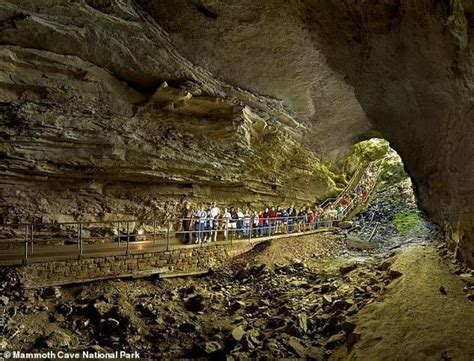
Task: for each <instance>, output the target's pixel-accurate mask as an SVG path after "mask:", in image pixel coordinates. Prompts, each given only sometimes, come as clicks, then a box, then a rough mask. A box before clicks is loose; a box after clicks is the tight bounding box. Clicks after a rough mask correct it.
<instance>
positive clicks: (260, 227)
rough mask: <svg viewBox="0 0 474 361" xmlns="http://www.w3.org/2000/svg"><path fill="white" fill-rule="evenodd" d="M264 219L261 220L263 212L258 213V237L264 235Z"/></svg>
mask: <svg viewBox="0 0 474 361" xmlns="http://www.w3.org/2000/svg"><path fill="white" fill-rule="evenodd" d="M263 225H264V219H263V212H262V211H260V212H258V236H259V237H261V236H263V235H264V229H263Z"/></svg>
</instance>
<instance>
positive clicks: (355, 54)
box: [0, 0, 474, 265]
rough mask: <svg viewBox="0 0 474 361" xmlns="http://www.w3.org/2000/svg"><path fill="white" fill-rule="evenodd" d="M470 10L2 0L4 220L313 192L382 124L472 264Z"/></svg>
mask: <svg viewBox="0 0 474 361" xmlns="http://www.w3.org/2000/svg"><path fill="white" fill-rule="evenodd" d="M178 13H179V16H178V15H177V14H178ZM473 14H474V6H473V5H472V2H471V1H467V0H450V1H448V0H439V1H431V0H420V1H418V0H416V1H415V0H384V1H380V2H377V4H374V3H373V2H370V1H367V0H364V1H358V2H357V3H354V2H353V1H350V0H344V1H338V2H331V3H328V2H327V1H306V0H294V1H288V2H285V3H284V4H282V3H281V2H277V1H275V0H265V1H260V2H255V1H250V0H242V1H239V2H238V3H229V2H227V1H219V0H200V1H194V0H173V1H171V0H162V1H159V2H156V1H152V0H136V1H132V0H81V1H56V0H37V1H34V2H31V1H26V0H6V1H3V2H2V4H0V44H1V48H0V69H1V73H0V74H1V77H0V102H1V104H0V105H1V107H2V112H1V117H2V118H1V122H0V128H1V129H0V136H1V138H2V144H1V148H0V152H1V158H0V159H1V161H0V182H1V184H2V190H1V194H0V199H1V202H0V203H1V204H2V209H1V211H0V212H1V217H2V219H3V220H4V221H12V220H13V221H14V220H19V219H24V218H31V217H33V218H35V219H41V220H72V219H78V218H81V217H85V218H87V217H88V216H87V215H89V214H92V215H94V216H93V218H100V219H108V218H110V217H112V216H118V217H120V216H122V215H147V214H150V213H158V215H160V214H164V213H167V212H174V211H176V209H177V208H179V206H180V204H181V202H182V201H183V200H184V199H191V200H193V201H200V200H205V201H209V200H210V199H211V198H217V199H219V200H222V201H223V203H226V204H230V203H237V204H245V203H251V204H252V203H253V204H259V205H262V204H264V203H269V202H272V203H273V202H289V201H290V200H293V199H296V200H297V202H298V203H300V204H303V203H309V202H314V201H316V200H318V199H322V198H325V197H326V196H328V195H330V194H332V193H334V191H335V189H336V186H337V184H335V180H338V179H339V177H338V176H339V175H338V174H335V173H337V172H336V170H337V169H338V168H337V167H334V166H335V165H337V163H338V162H339V161H341V159H343V158H344V156H345V155H347V153H348V150H349V149H350V146H351V145H352V144H353V143H354V142H356V141H358V140H361V139H365V138H367V137H370V136H372V135H374V134H375V135H377V134H382V135H383V136H384V137H386V138H387V139H388V140H389V141H390V142H391V145H392V146H393V147H394V148H395V149H396V150H397V151H398V152H399V153H400V155H401V156H402V158H403V159H404V161H405V164H406V168H407V171H408V173H409V174H410V175H411V177H412V178H413V181H414V184H415V187H416V193H417V195H418V198H419V200H420V204H421V205H422V207H423V208H424V209H426V210H427V211H428V213H429V214H430V215H431V216H432V217H434V218H435V219H437V220H438V221H439V222H440V223H442V224H445V225H446V228H447V229H448V230H450V235H451V239H452V240H453V243H452V244H453V247H455V248H456V249H457V250H458V254H459V257H460V258H462V259H463V260H464V261H466V262H468V263H470V264H471V265H472V264H474V256H473V253H472V252H473V250H474V235H473V233H474V225H473V220H474V208H473V207H474V206H473V204H474V202H472V200H473V195H474V182H473V179H474V142H472V134H473V133H474V114H473V112H472V109H473V95H472V89H473V86H474V84H473V79H474V77H473V68H474V67H473V65H474V64H473V55H472V49H473V36H472V34H473V31H472V30H473V28H474V25H473V24H474V20H473V19H474V17H473ZM322 160H324V161H328V162H330V163H331V164H332V168H331V166H329V165H328V164H326V163H323V161H322ZM328 167H329V169H328ZM339 169H340V168H339ZM344 176H345V175H344V174H342V178H344Z"/></svg>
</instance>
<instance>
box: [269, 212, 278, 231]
mask: <svg viewBox="0 0 474 361" xmlns="http://www.w3.org/2000/svg"><path fill="white" fill-rule="evenodd" d="M269 215H270V236H271V235H272V234H275V231H276V225H277V218H278V212H277V210H276V209H275V207H272V210H271V211H270V212H269Z"/></svg>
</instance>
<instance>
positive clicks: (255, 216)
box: [253, 211, 260, 237]
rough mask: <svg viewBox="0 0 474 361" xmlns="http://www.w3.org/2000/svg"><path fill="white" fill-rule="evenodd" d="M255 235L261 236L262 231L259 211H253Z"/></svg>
mask: <svg viewBox="0 0 474 361" xmlns="http://www.w3.org/2000/svg"><path fill="white" fill-rule="evenodd" d="M253 236H254V237H259V236H260V231H259V228H258V212H257V211H255V212H254V213H253Z"/></svg>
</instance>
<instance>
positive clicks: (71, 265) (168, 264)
mask: <svg viewBox="0 0 474 361" xmlns="http://www.w3.org/2000/svg"><path fill="white" fill-rule="evenodd" d="M257 243H261V241H259V240H255V241H251V242H249V241H235V242H234V243H233V244H228V243H227V244H224V243H221V244H215V243H211V244H205V245H203V247H199V248H197V247H195V246H194V247H193V246H182V247H179V248H174V249H172V250H169V251H148V252H141V253H133V254H130V255H129V256H128V257H127V256H125V255H123V256H107V257H90V258H83V259H80V260H65V261H50V262H44V263H31V264H27V265H24V266H18V267H17V270H18V271H19V273H20V275H21V279H22V285H23V286H24V287H25V288H37V287H45V286H53V285H62V284H68V283H81V282H87V281H95V280H101V279H108V278H120V277H144V276H149V275H152V274H159V275H163V276H172V275H173V274H182V275H185V274H193V273H200V272H207V271H209V269H210V268H214V267H218V266H220V265H222V264H223V263H224V262H226V261H228V260H229V259H231V258H233V257H235V256H238V255H241V254H243V253H245V252H248V251H249V250H251V249H252V248H253V247H254V246H255V245H256V244H257Z"/></svg>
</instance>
